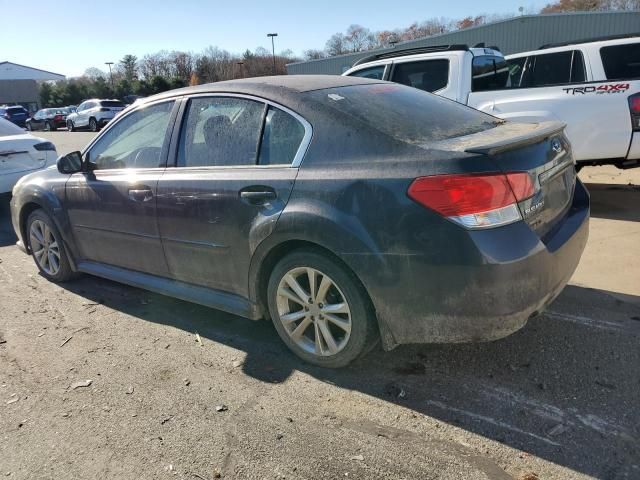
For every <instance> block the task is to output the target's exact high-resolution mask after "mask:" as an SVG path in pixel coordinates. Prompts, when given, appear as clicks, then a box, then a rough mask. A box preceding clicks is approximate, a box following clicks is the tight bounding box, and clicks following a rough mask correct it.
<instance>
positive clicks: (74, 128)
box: [67, 120, 76, 132]
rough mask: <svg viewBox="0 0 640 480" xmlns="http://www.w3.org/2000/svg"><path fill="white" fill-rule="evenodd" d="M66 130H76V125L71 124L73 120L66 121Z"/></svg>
mask: <svg viewBox="0 0 640 480" xmlns="http://www.w3.org/2000/svg"><path fill="white" fill-rule="evenodd" d="M67 130H69V131H70V132H75V131H76V127H74V126H73V122H72V121H71V120H69V121H68V122H67Z"/></svg>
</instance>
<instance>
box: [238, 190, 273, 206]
mask: <svg viewBox="0 0 640 480" xmlns="http://www.w3.org/2000/svg"><path fill="white" fill-rule="evenodd" d="M276 197H277V195H276V192H274V191H273V190H240V198H241V199H242V200H244V201H245V202H247V203H250V204H251V205H262V204H264V203H267V202H268V201H269V200H275V198H276Z"/></svg>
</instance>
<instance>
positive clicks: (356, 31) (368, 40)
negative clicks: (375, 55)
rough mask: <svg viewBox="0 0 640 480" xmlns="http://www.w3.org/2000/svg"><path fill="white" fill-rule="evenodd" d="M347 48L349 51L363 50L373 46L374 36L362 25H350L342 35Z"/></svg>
mask: <svg viewBox="0 0 640 480" xmlns="http://www.w3.org/2000/svg"><path fill="white" fill-rule="evenodd" d="M344 40H345V44H346V47H347V50H348V51H350V52H364V51H365V50H370V49H372V48H373V47H375V44H376V41H375V36H374V35H373V33H371V30H369V29H368V28H365V27H363V26H362V25H350V26H349V28H347V34H346V35H345V36H344Z"/></svg>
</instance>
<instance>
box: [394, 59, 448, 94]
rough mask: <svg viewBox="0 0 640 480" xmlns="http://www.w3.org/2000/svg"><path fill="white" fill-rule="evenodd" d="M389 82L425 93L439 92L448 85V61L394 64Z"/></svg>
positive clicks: (437, 60)
mask: <svg viewBox="0 0 640 480" xmlns="http://www.w3.org/2000/svg"><path fill="white" fill-rule="evenodd" d="M391 81H392V82H396V83H401V84H402V85H407V86H409V87H413V88H418V89H420V90H424V91H425V92H435V91H437V90H441V89H443V88H444V87H446V86H447V84H448V83H449V60H446V59H436V60H425V61H421V62H407V63H396V64H395V65H394V67H393V75H392V78H391Z"/></svg>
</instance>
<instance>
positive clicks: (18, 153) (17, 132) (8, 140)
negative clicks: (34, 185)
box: [0, 118, 58, 194]
mask: <svg viewBox="0 0 640 480" xmlns="http://www.w3.org/2000/svg"><path fill="white" fill-rule="evenodd" d="M57 156H58V155H57V154H56V147H55V146H54V145H53V144H52V143H51V142H49V141H47V140H46V139H44V138H38V137H34V136H33V135H30V134H28V133H26V132H25V131H24V130H23V129H22V128H20V127H18V126H17V125H14V124H13V123H11V122H9V121H7V120H5V119H4V118H0V194H1V193H9V192H11V189H12V188H13V186H14V185H15V184H16V182H17V181H18V180H19V179H20V178H21V177H23V176H24V175H26V174H28V173H31V172H34V171H36V170H42V169H43V168H47V167H50V166H53V165H55V163H56V158H57Z"/></svg>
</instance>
